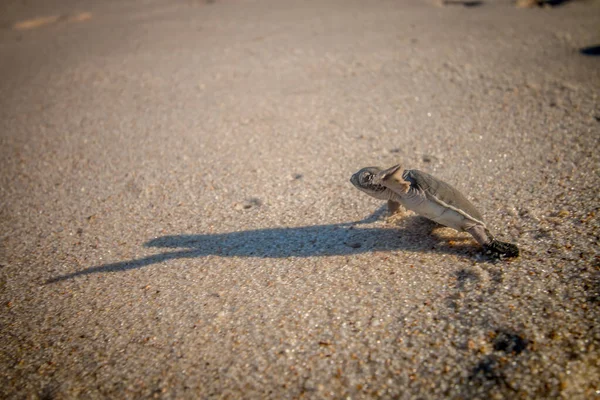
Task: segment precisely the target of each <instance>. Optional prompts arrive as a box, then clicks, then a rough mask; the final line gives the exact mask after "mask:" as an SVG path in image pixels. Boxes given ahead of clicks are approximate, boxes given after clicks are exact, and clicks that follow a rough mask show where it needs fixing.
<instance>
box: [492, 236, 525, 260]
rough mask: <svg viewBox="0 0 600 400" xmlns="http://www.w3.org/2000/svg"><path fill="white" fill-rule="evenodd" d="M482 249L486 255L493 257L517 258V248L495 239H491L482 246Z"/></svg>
mask: <svg viewBox="0 0 600 400" xmlns="http://www.w3.org/2000/svg"><path fill="white" fill-rule="evenodd" d="M483 248H484V250H485V252H486V253H487V254H490V255H492V256H494V257H510V258H512V257H518V256H519V248H518V247H517V246H516V245H514V244H512V243H507V242H501V241H499V240H496V239H492V241H491V242H489V243H487V244H484V245H483Z"/></svg>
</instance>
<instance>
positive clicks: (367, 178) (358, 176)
mask: <svg viewBox="0 0 600 400" xmlns="http://www.w3.org/2000/svg"><path fill="white" fill-rule="evenodd" d="M380 172H381V168H378V167H366V168H363V169H361V170H360V171H358V172H356V173H355V174H353V175H352V177H351V178H350V182H352V184H353V185H354V186H355V187H356V188H357V189H358V190H361V191H363V192H365V193H366V194H368V195H369V196H372V197H375V198H376V199H380V200H388V199H389V198H390V195H389V193H388V191H389V189H388V188H386V187H385V186H383V185H381V184H380V180H381V179H380V177H379V174H380Z"/></svg>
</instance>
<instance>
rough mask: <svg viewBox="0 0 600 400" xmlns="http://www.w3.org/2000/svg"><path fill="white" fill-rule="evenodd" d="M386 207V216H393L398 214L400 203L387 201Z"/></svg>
mask: <svg viewBox="0 0 600 400" xmlns="http://www.w3.org/2000/svg"><path fill="white" fill-rule="evenodd" d="M387 207H388V215H390V216H391V215H394V214H396V213H397V212H398V210H400V207H401V206H400V203H398V202H397V201H394V200H388V202H387Z"/></svg>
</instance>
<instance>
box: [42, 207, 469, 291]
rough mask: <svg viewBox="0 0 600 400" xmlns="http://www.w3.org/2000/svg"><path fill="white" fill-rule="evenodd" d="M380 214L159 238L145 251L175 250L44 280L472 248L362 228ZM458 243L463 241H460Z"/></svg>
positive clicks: (412, 228) (415, 221)
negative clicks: (229, 261)
mask: <svg viewBox="0 0 600 400" xmlns="http://www.w3.org/2000/svg"><path fill="white" fill-rule="evenodd" d="M378 214H381V212H380V211H378V212H376V213H375V214H373V215H372V216H370V217H369V218H367V219H365V220H362V221H356V222H347V223H340V224H328V225H315V226H302V227H296V228H270V229H257V230H248V231H239V232H228V233H217V234H197V235H173V236H162V237H159V238H156V239H153V240H150V241H149V242H146V243H145V244H144V246H145V247H158V248H162V249H179V250H175V251H168V252H163V253H159V254H155V255H151V256H147V257H143V258H138V259H133V260H127V261H122V262H117V263H112V264H103V265H98V266H95V267H91V268H88V269H85V270H81V271H77V272H74V273H71V274H66V275H61V276H57V277H54V278H51V279H49V280H48V281H47V282H46V283H55V282H60V281H64V280H68V279H72V278H75V277H78V276H83V275H91V274H97V273H105V272H121V271H127V270H131V269H137V268H142V267H145V266H148V265H152V264H157V263H161V262H164V261H169V260H175V259H182V258H196V257H204V256H209V255H216V256H220V257H260V258H286V257H327V256H340V255H352V254H359V253H367V252H376V251H393V250H401V251H412V252H437V253H448V254H455V255H459V256H464V257H471V256H472V254H473V252H474V251H476V250H475V249H476V248H477V245H475V244H474V242H473V241H471V240H470V239H468V238H463V237H457V241H458V243H457V244H455V243H453V245H450V244H449V243H447V242H446V241H440V238H439V237H437V236H436V235H435V233H433V234H432V232H431V231H432V230H433V229H434V228H436V227H437V226H438V225H437V224H435V223H434V222H431V221H429V220H427V219H425V218H423V217H419V216H409V217H405V218H404V219H402V220H401V221H400V222H399V224H398V225H387V226H385V227H375V228H374V227H368V228H362V227H360V225H363V224H366V223H370V222H373V221H375V220H377V219H378ZM461 240H462V241H461Z"/></svg>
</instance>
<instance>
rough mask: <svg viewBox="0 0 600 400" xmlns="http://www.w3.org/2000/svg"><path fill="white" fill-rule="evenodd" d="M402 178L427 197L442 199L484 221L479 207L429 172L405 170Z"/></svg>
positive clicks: (464, 212)
mask: <svg viewBox="0 0 600 400" xmlns="http://www.w3.org/2000/svg"><path fill="white" fill-rule="evenodd" d="M402 178H403V179H404V180H406V181H408V182H410V185H411V187H413V188H416V189H420V190H423V192H425V195H426V196H427V199H429V200H431V201H437V200H439V201H442V202H443V203H445V204H447V205H450V206H452V207H453V208H455V209H457V210H458V211H461V213H463V214H466V215H467V216H469V217H470V218H473V219H475V220H478V221H480V222H481V223H484V222H483V217H482V215H481V213H480V212H479V211H478V210H477V208H475V206H474V205H473V204H472V203H471V202H470V201H469V200H467V198H466V197H465V196H463V194H462V193H460V192H459V191H458V190H457V189H456V188H454V187H452V186H450V185H449V184H447V183H446V182H443V181H440V180H439V179H437V178H435V177H433V176H431V175H429V174H428V173H426V172H423V171H419V170H416V169H411V170H406V171H404V174H402Z"/></svg>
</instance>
